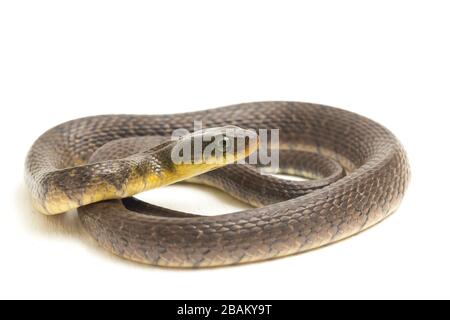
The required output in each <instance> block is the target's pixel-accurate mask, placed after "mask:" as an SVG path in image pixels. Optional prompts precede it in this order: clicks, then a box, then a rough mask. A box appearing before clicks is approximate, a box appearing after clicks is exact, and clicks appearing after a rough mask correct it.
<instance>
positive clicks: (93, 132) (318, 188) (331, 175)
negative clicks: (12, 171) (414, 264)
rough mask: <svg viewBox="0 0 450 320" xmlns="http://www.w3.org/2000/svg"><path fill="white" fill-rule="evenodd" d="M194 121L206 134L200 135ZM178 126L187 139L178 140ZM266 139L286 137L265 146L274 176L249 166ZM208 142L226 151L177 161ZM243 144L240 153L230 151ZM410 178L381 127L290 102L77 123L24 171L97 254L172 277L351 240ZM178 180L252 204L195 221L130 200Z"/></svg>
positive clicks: (44, 201)
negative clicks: (78, 226) (74, 221)
mask: <svg viewBox="0 0 450 320" xmlns="http://www.w3.org/2000/svg"><path fill="white" fill-rule="evenodd" d="M196 121H201V122H202V126H203V128H202V129H200V130H196V125H195V122H196ZM180 128H183V130H184V132H185V133H184V134H180V135H179V136H177V137H176V138H174V137H173V133H174V131H176V130H179V129H180ZM261 130H267V131H270V132H277V133H278V141H277V143H274V145H272V142H274V141H275V139H274V138H271V139H268V141H269V142H270V148H271V151H270V152H271V153H274V154H276V153H277V152H278V158H279V168H278V169H275V170H274V172H270V168H268V166H267V164H266V165H264V164H260V163H256V164H250V163H247V162H248V161H247V160H248V159H249V158H250V157H251V156H252V155H253V154H257V153H258V152H259V151H260V149H261V146H262V143H261V137H260V133H259V132H261ZM275 130H276V131H275ZM229 132H232V133H229ZM205 134H207V135H209V136H210V137H211V136H213V137H214V139H212V140H211V141H213V140H214V141H216V142H217V141H220V143H215V142H211V143H210V144H214V145H215V146H216V147H217V146H222V149H220V148H218V149H217V150H219V151H216V152H214V153H211V155H209V156H207V155H206V154H207V153H205V152H204V151H206V148H207V147H208V146H209V145H210V144H206V143H203V144H201V146H200V151H203V152H204V156H201V157H199V158H198V159H196V161H190V162H189V161H187V162H175V161H173V154H174V150H175V149H176V148H177V150H178V153H179V150H180V146H183V147H184V146H186V145H189V143H192V142H193V141H194V140H195V139H196V137H201V136H203V135H205ZM243 137H245V139H244V143H243V144H241V147H237V146H233V147H231V148H230V147H228V145H233V144H236V145H237V143H236V142H237V141H238V139H241V140H242V138H243ZM249 137H250V138H251V139H250V138H249ZM219 138H220V139H219ZM269 142H268V143H266V147H267V145H269ZM182 150H188V149H182ZM220 150H222V151H227V152H221V151H220ZM228 151H230V152H228ZM186 153H187V152H186ZM225 153H226V154H227V157H225V156H224V155H225ZM179 154H180V153H179ZM229 154H231V156H228V155H229ZM190 159H191V160H192V155H191V158H190ZM264 170H268V171H269V173H272V174H268V173H264ZM277 173H278V174H280V173H282V174H293V175H299V176H302V177H304V178H307V179H305V180H304V181H294V180H286V179H284V178H282V177H279V176H277V175H276V174H277ZM410 175H411V174H410V166H409V163H408V159H407V155H406V152H405V149H404V147H403V146H402V144H401V143H400V142H399V140H398V139H397V138H396V137H395V136H394V134H393V133H391V132H390V131H389V130H388V129H386V128H385V127H384V126H382V125H380V124H378V123H377V122H375V121H373V120H370V119H368V118H366V117H364V116H361V115H358V114H356V113H353V112H350V111H346V110H344V109H340V108H335V107H330V106H326V105H321V104H314V103H304V102H292V101H266V102H251V103H242V104H237V105H231V106H226V107H219V108H212V109H207V110H203V111H195V112H185V113H178V114H156V115H116V114H114V115H99V116H90V117H85V118H81V119H76V120H72V121H69V122H66V123H63V124H60V125H58V126H56V127H54V128H52V129H50V130H48V131H47V132H45V133H44V134H42V135H41V136H40V137H39V138H38V139H37V140H36V141H35V142H34V144H33V145H32V147H31V149H30V151H29V152H28V155H27V158H26V165H25V181H26V185H27V189H28V190H29V194H30V199H31V202H32V203H33V207H34V208H35V209H36V210H37V211H39V212H41V213H43V214H46V215H56V214H62V213H65V212H68V211H70V210H74V209H76V210H77V211H78V216H79V219H80V221H81V223H82V225H83V227H84V229H85V230H86V231H87V233H88V234H89V235H90V236H92V237H93V238H94V239H95V240H96V242H97V243H98V245H99V246H100V247H102V248H104V249H106V250H108V251H110V252H112V253H113V254H115V255H117V256H119V257H122V258H125V259H128V260H132V261H135V262H139V263H144V264H148V265H154V266H161V267H175V268H201V267H220V266H228V265H236V264H243V263H250V262H258V261H264V260H270V259H275V258H280V257H286V256H291V255H295V254H299V253H302V252H306V251H309V250H312V249H316V248H319V247H323V246H326V245H329V244H331V243H335V242H338V241H340V240H343V239H346V238H348V237H350V236H353V235H355V234H358V233H360V232H362V231H363V230H366V229H368V228H370V227H372V226H374V225H376V224H378V223H379V222H380V221H382V220H383V219H385V218H386V217H388V216H389V215H391V214H392V213H393V212H395V211H396V210H397V208H398V207H399V205H400V203H401V201H402V199H403V197H404V195H405V192H406V190H407V187H408V184H409V181H410ZM181 181H188V182H191V183H198V184H204V185H208V186H210V187H214V188H217V189H220V190H223V191H225V192H227V193H229V194H230V195H231V196H232V197H235V198H237V199H239V200H241V201H243V202H246V203H248V204H249V205H251V206H250V208H249V209H245V210H241V211H238V212H233V213H227V214H220V215H211V214H202V215H199V214H193V213H188V212H183V211H176V210H171V209H167V208H163V207H159V206H156V205H153V204H149V203H145V202H143V201H141V200H138V199H137V198H133V197H132V196H133V195H135V194H138V193H140V192H143V191H146V190H149V189H154V188H158V187H162V186H166V185H169V184H173V183H177V182H181ZM196 200H197V199H196ZM198 201H201V199H198ZM174 202H176V197H174Z"/></svg>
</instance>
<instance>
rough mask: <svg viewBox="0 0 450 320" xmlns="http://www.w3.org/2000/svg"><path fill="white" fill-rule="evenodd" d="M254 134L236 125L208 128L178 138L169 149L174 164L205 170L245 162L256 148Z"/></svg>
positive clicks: (256, 139)
mask: <svg viewBox="0 0 450 320" xmlns="http://www.w3.org/2000/svg"><path fill="white" fill-rule="evenodd" d="M258 144H259V139H258V135H257V133H256V132H255V131H253V130H247V129H242V128H239V127H236V126H225V127H217V128H208V129H202V130H198V131H195V132H193V133H190V134H187V135H184V136H181V137H180V138H179V140H178V141H177V143H176V145H175V146H174V147H173V149H172V154H171V157H172V162H173V163H174V164H176V165H183V166H197V167H198V168H202V169H205V170H207V171H209V170H212V169H215V168H219V167H222V166H224V165H227V164H230V163H236V162H239V161H242V160H244V159H246V158H247V157H248V156H249V155H251V154H252V153H254V152H255V151H256V150H257V149H258Z"/></svg>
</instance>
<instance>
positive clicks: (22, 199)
mask: <svg viewBox="0 0 450 320" xmlns="http://www.w3.org/2000/svg"><path fill="white" fill-rule="evenodd" d="M158 3H159V4H156V1H155V2H152V3H151V2H150V1H111V0H109V1H92V0H89V1H82V0H79V1H2V2H1V4H0V108H1V111H0V112H1V116H0V121H1V123H0V124H1V126H0V130H1V135H0V137H1V144H2V145H1V155H0V161H1V166H0V172H1V176H0V177H1V178H0V188H1V190H0V195H1V196H0V197H1V198H0V199H1V201H0V204H1V210H0V297H1V298H159V299H169V298H181V299H186V298H192V299H195V298H213V299H215V298H235V299H238V298H249V299H252V298H254V299H258V298H261V299H262V298H267V299H271V298H297V299H298V298H450V293H449V287H450V279H449V270H450V258H449V249H448V246H449V243H450V212H449V211H448V210H449V209H448V205H447V204H446V202H447V201H448V200H449V199H450V197H449V188H448V184H449V175H448V164H449V162H448V155H449V152H448V149H447V147H448V141H447V138H448V136H449V131H450V130H449V117H448V113H447V110H448V109H449V107H450V104H449V103H450V92H449V84H450V62H449V60H450V45H449V38H450V37H449V31H450V19H449V14H450V7H449V5H448V1H411V0H409V1H372V2H371V3H369V2H368V1H365V2H363V1H318V0H316V1H310V2H308V3H304V2H301V1H280V0H277V1H262V0H258V1H230V0H228V1H222V2H219V1H196V0H191V1H159V2H158ZM257 100H299V101H310V102H318V103H323V104H329V105H334V106H339V107H343V108H346V109H349V110H352V111H355V112H358V113H361V114H363V115H365V116H368V117H370V118H372V119H374V120H376V121H379V122H381V123H383V124H384V125H386V126H387V127H389V128H390V129H391V130H392V131H393V132H394V133H395V134H396V135H397V136H398V137H399V138H400V139H401V141H402V142H403V143H404V145H405V147H406V149H407V150H408V152H409V156H410V161H411V165H412V172H413V179H412V184H411V186H410V189H409V191H408V193H407V197H406V198H405V200H404V202H403V204H402V206H401V208H400V210H398V212H397V213H396V214H395V215H394V216H392V217H391V218H389V219H388V220H386V221H384V222H383V223H381V224H380V225H378V226H377V227H375V228H373V229H371V230H369V231H367V232H365V233H363V234H361V235H359V236H357V237H354V238H352V239H350V240H347V241H344V242H341V243H339V244H336V245H333V246H330V247H327V248H324V249H321V250H317V251H314V252H311V253H307V254H303V255H299V256H295V257H290V258H286V259H281V260H277V261H272V262H266V263H259V264H253V265H246V266H241V267H231V268H230V267H229V268H222V269H212V270H200V271H180V270H166V269H160V268H154V267H147V266H141V265H137V264H134V263H129V262H125V261H123V260H121V259H119V258H116V257H114V256H112V255H110V254H108V253H106V252H104V251H103V250H101V249H98V248H97V246H96V245H95V243H94V242H93V241H92V240H90V238H89V237H88V236H87V235H86V234H85V233H84V232H83V231H82V229H81V228H80V225H79V223H78V221H77V216H76V215H74V214H69V215H66V216H60V217H54V218H46V217H43V216H40V215H38V214H36V213H33V211H32V210H31V208H30V205H29V201H28V197H27V192H26V189H25V187H24V184H23V163H24V158H25V155H26V152H27V150H28V148H29V147H30V145H31V144H32V142H33V141H34V139H36V138H37V137H38V136H39V135H40V134H41V133H42V132H43V131H45V130H47V129H48V128H50V127H52V126H54V125H57V124H59V123H61V122H63V121H66V120H69V119H73V118H77V117H82V116H87V115H94V114H103V113H147V114H153V113H173V112H181V111H192V110H199V109H204V108H210V107H217V106H223V105H228V104H233V103H239V102H248V101H257ZM141 198H143V199H146V200H149V201H151V202H153V203H156V204H159V205H163V206H168V207H170V208H175V209H185V210H188V211H193V212H199V213H211V214H215V213H223V212H231V211H235V210H238V209H240V208H243V205H241V204H239V203H237V202H236V201H233V200H231V199H230V198H229V197H227V196H225V195H223V194H219V193H217V192H215V191H211V190H209V189H206V188H199V187H196V188H194V187H190V186H188V187H186V186H175V187H169V188H167V189H164V190H156V191H152V192H147V193H146V194H144V195H142V196H141Z"/></svg>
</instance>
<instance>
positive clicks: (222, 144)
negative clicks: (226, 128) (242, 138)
mask: <svg viewBox="0 0 450 320" xmlns="http://www.w3.org/2000/svg"><path fill="white" fill-rule="evenodd" d="M216 139H217V149H218V150H219V151H220V152H226V151H229V149H230V148H231V140H230V138H228V137H227V136H220V137H217V138H216Z"/></svg>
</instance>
